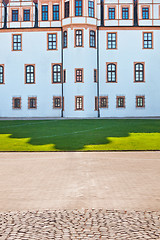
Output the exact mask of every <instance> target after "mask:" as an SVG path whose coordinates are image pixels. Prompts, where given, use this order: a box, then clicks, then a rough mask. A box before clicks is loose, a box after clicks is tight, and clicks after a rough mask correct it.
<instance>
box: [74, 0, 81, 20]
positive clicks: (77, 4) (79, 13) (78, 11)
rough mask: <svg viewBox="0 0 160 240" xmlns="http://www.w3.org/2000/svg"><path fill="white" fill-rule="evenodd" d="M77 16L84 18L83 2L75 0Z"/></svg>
mask: <svg viewBox="0 0 160 240" xmlns="http://www.w3.org/2000/svg"><path fill="white" fill-rule="evenodd" d="M75 16H82V0H75Z"/></svg>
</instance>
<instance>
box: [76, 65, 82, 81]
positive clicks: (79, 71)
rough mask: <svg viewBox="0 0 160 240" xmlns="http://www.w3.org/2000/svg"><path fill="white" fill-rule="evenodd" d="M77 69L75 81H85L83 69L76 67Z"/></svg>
mask: <svg viewBox="0 0 160 240" xmlns="http://www.w3.org/2000/svg"><path fill="white" fill-rule="evenodd" d="M75 71H76V79H75V82H83V69H82V68H80V69H75Z"/></svg>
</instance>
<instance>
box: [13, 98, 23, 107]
mask: <svg viewBox="0 0 160 240" xmlns="http://www.w3.org/2000/svg"><path fill="white" fill-rule="evenodd" d="M12 107H13V109H21V98H20V97H13V99H12Z"/></svg>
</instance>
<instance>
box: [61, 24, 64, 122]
mask: <svg viewBox="0 0 160 240" xmlns="http://www.w3.org/2000/svg"><path fill="white" fill-rule="evenodd" d="M61 60H62V73H61V74H62V76H61V79H62V110H61V117H62V118H63V108H64V102H63V81H64V79H63V28H61Z"/></svg>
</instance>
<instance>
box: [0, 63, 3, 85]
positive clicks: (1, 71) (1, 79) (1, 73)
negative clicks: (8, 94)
mask: <svg viewBox="0 0 160 240" xmlns="http://www.w3.org/2000/svg"><path fill="white" fill-rule="evenodd" d="M2 83H4V67H3V66H2V65H0V84H2Z"/></svg>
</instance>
